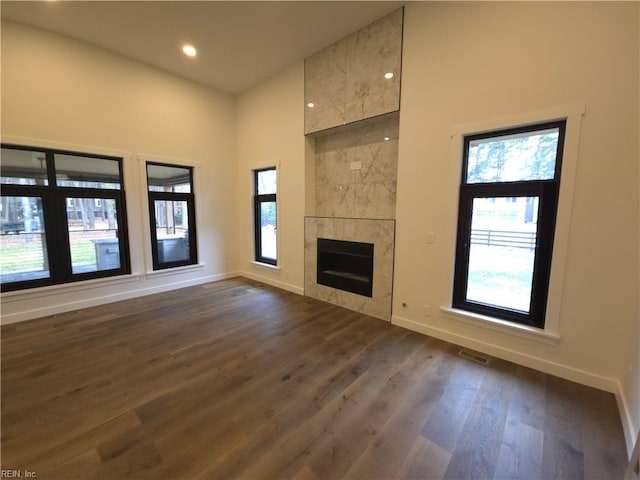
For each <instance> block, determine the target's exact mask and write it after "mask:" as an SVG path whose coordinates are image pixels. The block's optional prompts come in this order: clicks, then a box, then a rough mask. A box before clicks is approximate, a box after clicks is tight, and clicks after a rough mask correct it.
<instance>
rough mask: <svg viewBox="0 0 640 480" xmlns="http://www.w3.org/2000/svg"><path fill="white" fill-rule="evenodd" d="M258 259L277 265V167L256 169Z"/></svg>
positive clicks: (255, 199)
mask: <svg viewBox="0 0 640 480" xmlns="http://www.w3.org/2000/svg"><path fill="white" fill-rule="evenodd" d="M253 174H254V187H255V188H254V192H255V195H254V208H255V215H254V220H255V247H256V261H257V262H261V263H269V264H271V265H277V263H278V242H277V225H278V223H277V208H276V206H277V201H276V190H277V188H276V185H277V178H276V168H275V167H271V168H265V169H262V170H254V172H253Z"/></svg>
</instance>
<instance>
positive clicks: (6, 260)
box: [0, 239, 96, 273]
mask: <svg viewBox="0 0 640 480" xmlns="http://www.w3.org/2000/svg"><path fill="white" fill-rule="evenodd" d="M71 258H72V261H73V265H94V264H95V263H96V250H95V247H94V245H93V242H91V240H82V241H72V242H71ZM44 268H45V262H44V252H43V248H42V245H41V244H40V242H34V243H16V242H15V241H12V242H8V241H5V240H4V239H2V241H1V242H0V271H2V272H3V273H19V272H28V271H33V270H42V269H44Z"/></svg>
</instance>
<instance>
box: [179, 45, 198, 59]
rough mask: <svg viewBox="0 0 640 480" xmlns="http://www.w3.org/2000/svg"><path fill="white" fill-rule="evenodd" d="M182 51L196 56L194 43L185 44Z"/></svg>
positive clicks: (190, 55)
mask: <svg viewBox="0 0 640 480" xmlns="http://www.w3.org/2000/svg"><path fill="white" fill-rule="evenodd" d="M182 51H183V52H184V54H185V55H186V56H187V57H195V56H196V53H197V52H196V47H194V46H193V45H184V46H183V47H182Z"/></svg>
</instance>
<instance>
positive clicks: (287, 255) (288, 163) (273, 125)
mask: <svg viewBox="0 0 640 480" xmlns="http://www.w3.org/2000/svg"><path fill="white" fill-rule="evenodd" d="M236 125H237V132H238V136H237V147H236V149H237V159H238V181H237V205H236V217H237V219H238V223H237V225H236V228H237V230H236V242H237V245H238V269H239V270H240V272H241V273H242V274H243V275H245V276H247V277H250V278H254V279H257V280H263V281H265V282H268V283H270V284H272V285H276V286H278V287H281V288H284V289H287V290H290V291H293V292H296V293H299V294H302V293H303V289H304V258H303V256H304V213H305V145H306V144H305V138H304V66H303V63H302V62H300V63H299V64H297V65H295V66H293V67H291V68H289V69H288V70H286V71H285V72H283V73H281V74H279V75H276V76H275V77H273V78H271V79H269V80H267V81H266V82H263V83H262V84H261V85H259V86H258V87H256V88H254V89H252V90H250V91H248V92H246V93H244V94H242V95H240V96H239V98H238V110H237V123H236ZM270 166H276V167H277V174H278V193H277V195H278V196H277V201H278V211H277V213H278V267H277V269H274V268H272V267H270V266H263V265H256V264H255V263H254V262H253V260H254V257H255V254H254V229H253V170H254V169H257V168H262V167H270Z"/></svg>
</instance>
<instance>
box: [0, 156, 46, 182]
mask: <svg viewBox="0 0 640 480" xmlns="http://www.w3.org/2000/svg"><path fill="white" fill-rule="evenodd" d="M0 163H1V168H0V170H1V172H2V173H1V176H2V183H5V184H7V183H8V184H14V185H48V184H49V181H48V180H47V160H46V157H45V154H44V152H34V151H30V150H15V149H12V148H3V149H2V159H1V162H0Z"/></svg>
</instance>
